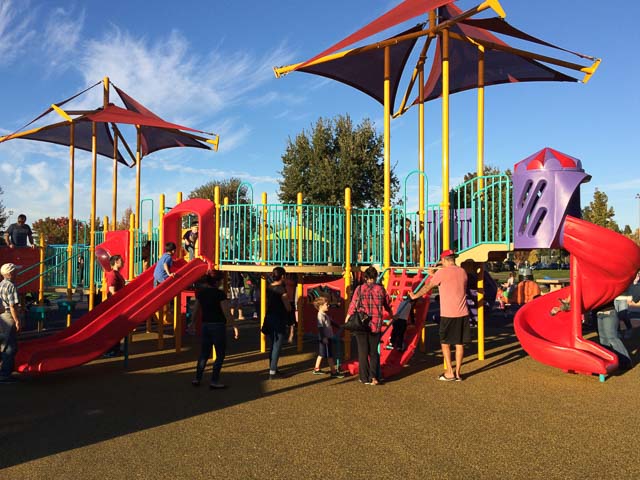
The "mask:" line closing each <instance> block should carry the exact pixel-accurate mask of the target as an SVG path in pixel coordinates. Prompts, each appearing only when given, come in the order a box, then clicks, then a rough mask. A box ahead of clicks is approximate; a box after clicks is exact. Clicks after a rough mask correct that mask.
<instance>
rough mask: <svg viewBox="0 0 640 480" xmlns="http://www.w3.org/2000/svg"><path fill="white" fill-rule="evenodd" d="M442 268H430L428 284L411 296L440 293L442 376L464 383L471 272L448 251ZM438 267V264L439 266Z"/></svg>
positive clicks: (468, 340)
mask: <svg viewBox="0 0 640 480" xmlns="http://www.w3.org/2000/svg"><path fill="white" fill-rule="evenodd" d="M440 262H441V264H442V268H440V269H438V270H436V269H430V270H429V278H428V279H427V282H426V283H425V284H424V285H423V286H422V288H421V289H420V290H418V292H416V293H409V296H410V297H411V298H412V299H416V298H420V297H422V296H423V295H426V294H427V293H429V292H430V291H431V290H432V289H433V288H435V287H438V288H439V291H440V345H441V346H442V355H443V356H444V359H445V361H446V363H447V370H446V371H445V373H443V374H442V375H440V376H439V377H438V380H442V381H445V382H460V381H462V377H461V376H460V369H461V367H462V357H463V356H464V344H465V343H469V342H470V341H471V329H470V326H469V310H468V309H467V272H465V271H464V269H463V268H461V267H459V266H457V265H456V255H455V252H454V251H453V250H445V251H444V252H442V255H440ZM437 266H438V265H436V267H437ZM451 345H455V346H456V370H455V373H454V371H453V366H452V364H451Z"/></svg>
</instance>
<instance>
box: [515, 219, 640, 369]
mask: <svg viewBox="0 0 640 480" xmlns="http://www.w3.org/2000/svg"><path fill="white" fill-rule="evenodd" d="M561 242H562V245H563V247H564V248H565V249H566V250H568V251H569V253H570V254H571V256H572V259H571V281H572V285H571V286H569V287H566V288H563V289H560V290H557V291H555V292H552V293H549V294H547V295H544V296H542V297H539V298H537V299H535V300H533V301H531V302H529V303H527V304H526V305H524V306H523V307H522V308H521V309H520V310H519V311H518V313H517V314H516V316H515V319H514V328H515V332H516V335H517V337H518V340H520V344H521V345H522V348H523V349H524V350H525V351H526V352H527V353H528V354H529V355H531V356H532V357H533V358H534V359H536V360H537V361H539V362H541V363H544V364H546V365H550V366H552V367H557V368H561V369H563V370H565V371H569V372H576V373H584V374H593V373H595V374H600V375H605V374H609V373H611V372H613V371H614V370H616V369H617V368H618V359H617V357H616V355H615V354H613V353H612V352H610V351H609V350H607V349H606V348H604V347H602V346H600V345H598V344H597V343H594V342H591V341H589V340H585V339H584V338H582V325H581V321H582V313H583V312H584V311H587V310H594V309H596V308H598V307H599V306H602V305H606V304H607V303H609V302H611V301H613V300H614V299H615V297H616V296H618V295H619V294H620V293H622V292H623V291H624V290H625V289H626V288H627V287H628V285H629V284H630V283H631V281H632V280H633V278H634V276H635V274H636V272H637V271H638V269H640V248H638V246H637V245H636V244H635V243H634V242H632V241H631V240H629V239H628V238H626V237H624V236H622V235H620V234H618V233H615V232H613V231H611V230H609V229H606V228H603V227H600V226H597V225H594V224H592V223H589V222H586V221H584V220H580V219H577V218H574V217H571V216H567V217H566V219H565V224H564V230H563V232H562V233H561ZM569 296H571V297H572V298H571V310H570V311H567V312H559V313H558V314H556V315H555V316H553V315H551V309H552V308H553V307H557V306H560V299H561V298H567V297H569ZM576 308H579V310H578V311H575V309H576Z"/></svg>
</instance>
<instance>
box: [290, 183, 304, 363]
mask: <svg viewBox="0 0 640 480" xmlns="http://www.w3.org/2000/svg"><path fill="white" fill-rule="evenodd" d="M296 203H297V205H296V223H297V227H296V236H295V237H294V238H297V240H298V241H297V251H298V255H297V257H298V266H300V267H302V192H298V195H297V198H296ZM302 291H303V288H302V282H301V281H300V279H298V283H297V285H296V292H297V296H298V302H299V303H300V305H296V307H298V308H297V311H298V316H299V315H300V314H301V313H302V310H303V309H302ZM290 300H293V299H290ZM297 320H298V340H297V345H296V348H297V352H298V353H301V352H302V341H303V340H304V322H302V320H301V319H300V318H298V319H297Z"/></svg>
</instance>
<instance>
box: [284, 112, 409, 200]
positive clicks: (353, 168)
mask: <svg viewBox="0 0 640 480" xmlns="http://www.w3.org/2000/svg"><path fill="white" fill-rule="evenodd" d="M282 163H283V169H282V171H281V172H280V173H281V174H282V180H280V181H279V184H280V192H279V194H278V196H279V198H280V201H282V202H283V203H295V202H296V199H297V195H298V192H302V194H303V198H304V201H305V203H310V204H320V205H336V206H337V205H342V204H343V203H344V190H345V188H346V187H351V202H352V205H353V206H355V207H367V206H371V207H378V206H381V205H382V203H383V201H384V160H383V139H382V135H379V134H378V133H377V132H376V130H375V128H374V126H373V124H372V123H371V121H370V120H369V119H365V120H363V121H362V123H360V124H359V125H354V123H353V121H352V120H351V118H350V117H349V115H338V116H337V117H335V118H333V119H323V118H320V119H318V121H317V122H316V123H315V124H313V125H312V126H311V129H310V130H309V131H305V130H303V131H302V132H301V133H299V134H298V135H296V137H295V138H294V139H293V140H292V139H291V138H289V140H288V142H287V147H286V150H285V153H284V154H283V155H282ZM398 189H399V182H398V178H397V177H396V176H395V174H394V173H393V171H392V172H391V197H392V198H393V197H394V196H395V194H396V193H397V192H398Z"/></svg>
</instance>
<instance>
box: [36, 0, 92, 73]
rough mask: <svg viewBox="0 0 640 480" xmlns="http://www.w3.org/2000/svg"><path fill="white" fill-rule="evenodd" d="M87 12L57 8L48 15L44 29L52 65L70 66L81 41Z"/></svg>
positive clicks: (45, 41)
mask: <svg viewBox="0 0 640 480" xmlns="http://www.w3.org/2000/svg"><path fill="white" fill-rule="evenodd" d="M84 19H85V12H84V10H82V11H81V12H80V13H77V12H75V11H74V10H73V9H70V10H65V9H64V8H57V9H55V10H53V12H52V13H51V15H50V16H49V17H48V19H47V22H46V25H45V29H44V42H43V44H44V46H45V53H46V55H47V59H48V62H49V66H50V67H59V66H62V67H63V68H67V67H69V66H70V65H71V64H72V63H73V60H74V56H73V53H74V52H75V51H76V48H77V46H78V43H79V41H80V34H81V33H82V28H83V27H84Z"/></svg>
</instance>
